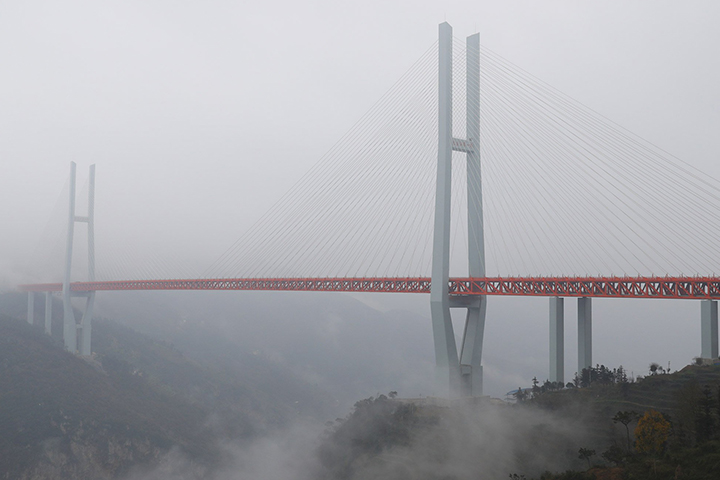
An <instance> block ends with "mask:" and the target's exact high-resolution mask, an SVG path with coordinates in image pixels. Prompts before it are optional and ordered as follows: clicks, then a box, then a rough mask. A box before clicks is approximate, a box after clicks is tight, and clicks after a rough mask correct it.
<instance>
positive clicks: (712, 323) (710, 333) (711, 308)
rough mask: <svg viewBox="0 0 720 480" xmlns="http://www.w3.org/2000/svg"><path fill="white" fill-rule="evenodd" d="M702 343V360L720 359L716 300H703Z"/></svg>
mask: <svg viewBox="0 0 720 480" xmlns="http://www.w3.org/2000/svg"><path fill="white" fill-rule="evenodd" d="M700 343H701V353H700V356H701V357H702V358H718V305H717V301H715V300H701V303H700Z"/></svg>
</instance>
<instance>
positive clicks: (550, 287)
mask: <svg viewBox="0 0 720 480" xmlns="http://www.w3.org/2000/svg"><path fill="white" fill-rule="evenodd" d="M449 287H450V293H451V294H453V295H518V296H540V297H610V298H618V297H619V298H675V299H720V277H529V278H520V277H494V278H451V279H450V284H449ZM19 289H20V290H21V291H25V292H48V291H50V292H59V291H61V290H62V284H60V283H45V284H33V285H21V286H20V287H19ZM71 290H72V291H75V292H89V291H106V290H107V291H110V290H276V291H304V292H386V293H430V278H428V277H416V278H389V277H386V278H216V279H196V280H192V279H184V280H183V279H178V280H118V281H109V282H75V283H72V284H71Z"/></svg>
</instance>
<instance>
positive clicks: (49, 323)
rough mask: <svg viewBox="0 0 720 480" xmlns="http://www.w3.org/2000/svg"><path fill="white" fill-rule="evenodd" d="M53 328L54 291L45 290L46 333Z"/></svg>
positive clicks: (49, 332)
mask: <svg viewBox="0 0 720 480" xmlns="http://www.w3.org/2000/svg"><path fill="white" fill-rule="evenodd" d="M51 330H52V292H45V333H47V334H48V335H50V334H51Z"/></svg>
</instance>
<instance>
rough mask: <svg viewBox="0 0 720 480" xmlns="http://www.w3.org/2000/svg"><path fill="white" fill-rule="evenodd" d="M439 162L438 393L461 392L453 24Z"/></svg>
mask: <svg viewBox="0 0 720 480" xmlns="http://www.w3.org/2000/svg"><path fill="white" fill-rule="evenodd" d="M439 34H440V40H439V64H438V81H439V88H438V163H437V183H436V187H435V188H436V191H435V220H434V222H435V223H434V231H433V258H432V283H431V287H430V314H431V318H432V327H433V340H434V344H435V365H436V381H437V388H438V393H439V394H440V395H444V394H445V392H449V393H450V395H451V396H456V395H457V394H458V387H459V385H458V384H459V380H460V371H459V368H460V362H459V359H458V354H457V345H456V344H455V334H454V332H453V325H452V319H451V317H450V299H449V290H448V281H449V277H450V213H451V211H450V207H451V203H450V189H451V186H452V183H451V175H452V163H451V162H452V27H451V26H450V25H449V24H447V23H442V24H440V27H439Z"/></svg>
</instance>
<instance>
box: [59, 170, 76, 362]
mask: <svg viewBox="0 0 720 480" xmlns="http://www.w3.org/2000/svg"><path fill="white" fill-rule="evenodd" d="M75 170H76V166H75V162H70V208H69V213H68V229H67V240H66V243H65V275H64V276H63V289H62V295H63V297H62V299H63V300H62V302H63V342H64V343H65V350H68V351H70V352H72V353H75V352H76V351H77V322H76V320H75V312H73V306H72V294H71V292H70V271H71V269H72V250H73V233H74V231H75Z"/></svg>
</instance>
